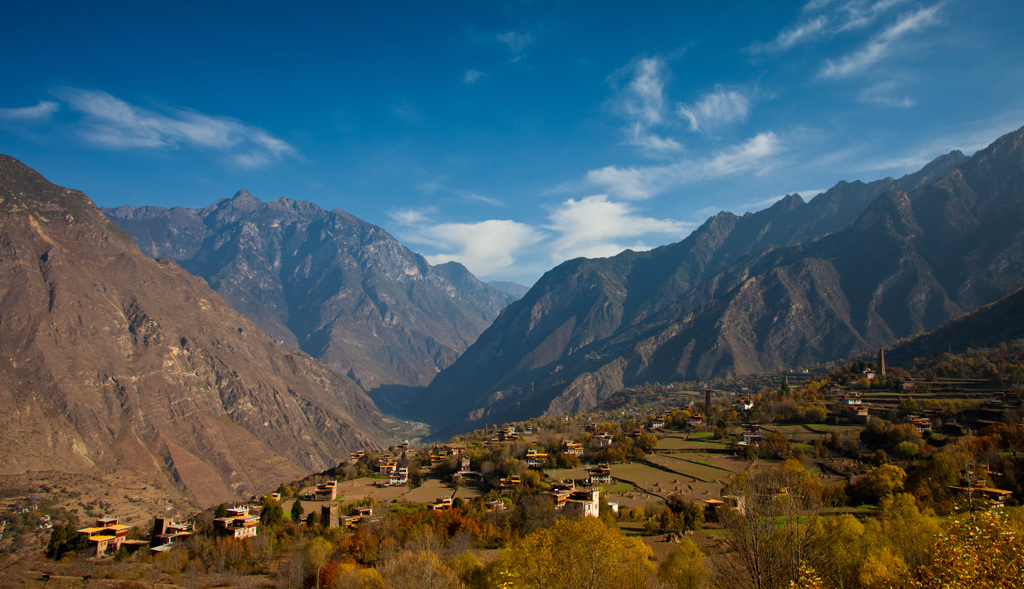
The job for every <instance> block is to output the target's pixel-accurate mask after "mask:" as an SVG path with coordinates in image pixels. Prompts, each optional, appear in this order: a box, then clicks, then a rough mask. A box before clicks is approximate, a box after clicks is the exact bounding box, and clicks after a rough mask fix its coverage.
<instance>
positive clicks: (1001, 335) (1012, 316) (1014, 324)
mask: <svg viewBox="0 0 1024 589" xmlns="http://www.w3.org/2000/svg"><path fill="white" fill-rule="evenodd" d="M1018 340H1024V289H1021V290H1018V291H1017V292H1015V293H1013V294H1011V295H1009V296H1006V297H1003V298H1001V299H999V300H998V301H996V302H994V303H990V304H988V305H985V306H984V307H981V308H980V309H977V310H976V311H972V312H971V313H968V314H966V315H963V316H962V317H957V318H956V319H954V320H952V321H950V322H949V323H946V324H945V325H943V326H942V327H939V328H938V329H936V330H934V331H929V332H928V333H924V334H921V335H919V336H917V337H914V338H912V339H909V340H906V341H903V342H899V343H898V344H897V345H896V346H895V347H893V348H892V349H889V350H886V352H885V359H886V362H887V363H889V364H892V365H899V364H904V363H909V362H910V361H912V360H913V359H914V358H928V357H931V356H936V355H939V354H944V353H946V352H952V353H954V354H957V353H961V352H964V351H966V350H967V349H968V348H974V349H979V348H990V347H993V346H997V345H999V344H1001V343H1003V342H1012V341H1018Z"/></svg>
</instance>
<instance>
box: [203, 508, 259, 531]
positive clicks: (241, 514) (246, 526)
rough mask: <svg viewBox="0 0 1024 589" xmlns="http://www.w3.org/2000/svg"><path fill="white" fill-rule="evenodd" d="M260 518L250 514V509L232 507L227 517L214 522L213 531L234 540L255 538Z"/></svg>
mask: <svg viewBox="0 0 1024 589" xmlns="http://www.w3.org/2000/svg"><path fill="white" fill-rule="evenodd" d="M259 524H260V518H259V517H258V516H255V515H251V514H250V513H249V508H248V507H232V508H229V509H228V515H227V517H218V518H216V519H214V520H213V529H214V530H216V532H217V533H218V534H220V535H222V536H231V537H233V538H255V537H256V529H257V526H259Z"/></svg>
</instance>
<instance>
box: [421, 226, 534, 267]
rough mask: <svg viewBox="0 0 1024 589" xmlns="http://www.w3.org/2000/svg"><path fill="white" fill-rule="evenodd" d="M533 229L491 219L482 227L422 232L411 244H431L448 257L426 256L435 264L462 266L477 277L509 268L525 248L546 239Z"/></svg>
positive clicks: (429, 229)
mask: <svg viewBox="0 0 1024 589" xmlns="http://www.w3.org/2000/svg"><path fill="white" fill-rule="evenodd" d="M543 237H544V236H543V234H542V233H541V232H540V231H538V230H536V229H534V228H533V227H531V226H529V225H526V224H524V223H518V222H516V221H509V220H500V219H491V220H487V221H480V222H478V223H442V224H440V225H433V226H430V227H425V228H423V229H421V230H420V231H419V232H418V234H417V235H415V236H412V237H410V238H409V239H410V241H414V242H419V243H424V244H429V245H432V246H434V247H436V248H437V249H440V250H442V251H444V250H447V251H446V252H445V253H439V254H435V255H429V256H424V257H426V259H427V261H428V262H430V263H431V264H443V263H445V262H459V263H460V264H462V265H463V266H465V267H467V268H469V271H470V272H472V273H473V274H475V275H477V276H486V275H488V274H493V273H494V272H497V271H499V270H502V269H505V268H508V267H509V266H511V265H512V264H514V263H515V261H516V255H517V254H518V252H519V251H520V250H522V249H524V248H527V247H529V246H532V245H534V244H536V243H537V242H539V241H540V240H541V239H543Z"/></svg>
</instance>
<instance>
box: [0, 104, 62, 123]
mask: <svg viewBox="0 0 1024 589" xmlns="http://www.w3.org/2000/svg"><path fill="white" fill-rule="evenodd" d="M58 110H60V105H59V104H57V103H56V102H51V101H49V100H40V101H39V104H36V105H35V106H23V107H20V108H0V119H7V120H9V121H33V120H40V119H48V118H50V117H51V116H52V115H53V113H55V112H57V111H58Z"/></svg>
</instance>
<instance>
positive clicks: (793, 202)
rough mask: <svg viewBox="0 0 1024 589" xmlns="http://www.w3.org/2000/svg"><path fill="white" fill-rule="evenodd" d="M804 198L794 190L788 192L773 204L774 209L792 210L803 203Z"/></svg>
mask: <svg viewBox="0 0 1024 589" xmlns="http://www.w3.org/2000/svg"><path fill="white" fill-rule="evenodd" d="M803 204H805V203H804V199H803V197H802V196H800V195H799V194H797V193H796V192H794V193H793V194H787V195H786V196H784V197H782V198H780V199H779V200H778V201H777V202H776V203H775V204H773V205H772V206H771V208H773V209H778V210H784V211H792V210H793V209H795V208H797V207H799V206H800V205H803Z"/></svg>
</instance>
